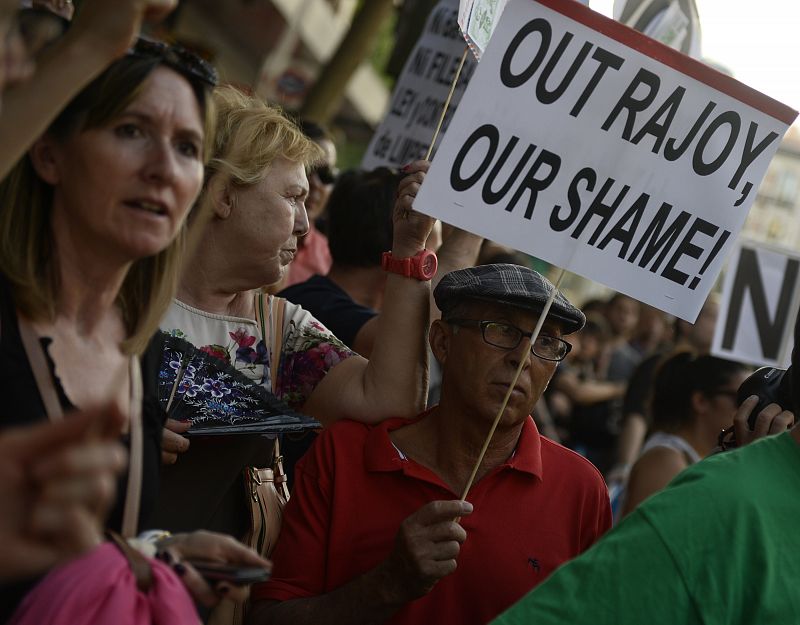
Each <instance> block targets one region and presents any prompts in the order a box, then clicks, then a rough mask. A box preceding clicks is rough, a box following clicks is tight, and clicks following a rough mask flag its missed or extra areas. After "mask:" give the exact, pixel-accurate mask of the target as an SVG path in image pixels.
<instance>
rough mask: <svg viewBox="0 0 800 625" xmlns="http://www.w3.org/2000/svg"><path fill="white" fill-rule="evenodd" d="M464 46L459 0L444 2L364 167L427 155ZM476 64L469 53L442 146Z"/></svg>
mask: <svg viewBox="0 0 800 625" xmlns="http://www.w3.org/2000/svg"><path fill="white" fill-rule="evenodd" d="M465 47H466V44H465V43H464V38H463V37H462V36H461V32H460V31H459V28H458V0H442V1H441V2H439V4H438V5H436V8H435V9H434V10H433V12H432V13H431V14H430V15H429V16H428V21H427V22H426V24H425V29H424V30H423V31H422V35H421V36H420V38H419V40H418V41H417V44H416V45H415V46H414V49H413V51H412V52H411V54H410V55H409V57H408V60H407V61H406V64H405V66H403V71H402V73H401V74H400V77H399V78H398V80H397V84H396V85H395V88H394V92H393V93H392V98H391V100H390V105H389V110H388V111H387V113H386V116H385V117H384V119H383V121H382V122H381V124H380V126H378V129H377V130H376V131H375V134H374V135H373V136H372V140H371V141H370V144H369V147H368V148H367V151H366V153H365V154H364V158H363V160H362V162H361V167H362V168H363V169H374V168H375V167H380V166H385V167H402V166H403V165H405V164H406V163H409V162H411V161H414V160H417V159H420V158H424V156H425V153H426V152H427V150H428V146H429V145H430V142H431V140H432V139H433V133H434V131H435V130H436V124H437V123H438V122H439V117H440V116H441V114H442V109H443V108H444V102H445V100H446V99H447V94H448V92H449V91H450V85H451V83H452V82H453V78H454V77H455V73H456V71H457V69H458V64H459V62H460V61H461V56H462V54H463V53H464V49H465ZM476 65H477V62H476V61H475V59H474V58H473V57H472V55H471V54H470V55H468V56H467V60H466V62H465V63H464V67H463V69H462V70H461V75H460V77H459V79H458V83H457V85H456V90H455V92H454V93H453V98H452V100H451V101H450V106H449V108H448V111H447V116H446V117H445V119H444V122H443V124H442V131H441V132H440V133H439V137H438V138H437V140H436V145H437V146H438V145H439V144H441V142H442V138H443V137H444V134H445V131H446V130H447V126H448V125H449V123H450V120H451V119H452V116H453V113H454V112H455V110H456V108H457V107H458V102H459V100H460V99H461V95H462V94H463V93H464V89H465V88H466V85H467V83H468V82H469V79H470V76H472V73H473V72H474V70H475V66H476ZM434 147H436V146H434ZM434 154H435V152H434Z"/></svg>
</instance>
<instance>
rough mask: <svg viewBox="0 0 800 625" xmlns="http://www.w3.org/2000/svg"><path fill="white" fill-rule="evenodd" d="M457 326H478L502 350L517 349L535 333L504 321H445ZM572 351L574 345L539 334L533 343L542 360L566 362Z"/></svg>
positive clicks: (534, 350)
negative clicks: (565, 359) (521, 342)
mask: <svg viewBox="0 0 800 625" xmlns="http://www.w3.org/2000/svg"><path fill="white" fill-rule="evenodd" d="M445 321H446V322H447V323H449V324H451V325H455V326H465V327H468V326H478V327H479V328H480V329H481V334H482V335H483V340H484V341H485V342H486V343H488V344H489V345H493V346H494V347H499V348H501V349H508V350H512V349H516V347H517V346H518V345H519V343H520V341H521V340H522V338H523V337H525V338H527V339H529V338H530V337H531V336H532V335H533V332H523V331H522V330H520V329H519V328H518V327H517V326H514V325H511V324H510V323H504V322H502V321H480V320H478V319H461V318H457V319H445ZM571 349H572V345H570V344H569V343H567V342H566V341H565V340H564V339H559V338H556V337H555V336H548V335H547V334H539V336H537V337H536V340H535V341H534V342H533V348H532V350H531V351H533V354H534V355H535V356H538V357H539V358H541V359H542V360H551V361H554V362H559V361H561V360H564V358H565V357H566V355H567V354H569V352H570V350H571Z"/></svg>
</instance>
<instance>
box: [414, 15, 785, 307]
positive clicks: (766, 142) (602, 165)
mask: <svg viewBox="0 0 800 625" xmlns="http://www.w3.org/2000/svg"><path fill="white" fill-rule="evenodd" d="M796 115H797V113H796V112H795V111H792V110H791V109H790V108H788V107H786V106H784V105H782V104H780V103H779V102H776V101H775V100H772V99H771V98H768V97H767V96H765V95H763V94H760V93H758V92H756V91H754V90H752V89H750V88H749V87H747V86H745V85H743V84H741V83H739V82H737V81H736V80H734V79H732V78H730V77H729V76H725V75H723V74H720V73H719V72H716V71H715V70H713V69H711V68H709V67H707V66H705V65H703V64H701V63H699V62H697V61H695V60H693V59H691V58H689V57H686V56H684V55H682V54H680V53H679V52H676V51H675V50H672V49H670V48H668V47H666V46H664V45H662V44H659V43H657V42H655V41H653V40H652V39H649V38H647V37H645V36H644V35H642V34H641V33H638V32H636V31H634V30H632V29H630V28H628V27H626V26H623V25H622V24H619V23H618V22H614V21H613V20H610V19H607V18H605V17H603V16H602V15H600V14H598V13H595V12H594V11H592V10H590V9H587V8H586V7H584V6H583V5H581V4H580V3H578V2H572V1H570V2H564V1H563V0H540V1H538V2H535V1H533V0H510V1H509V3H508V4H507V5H506V7H505V10H504V11H503V15H502V17H501V18H500V22H499V24H498V26H497V28H496V29H495V32H494V34H493V35H492V39H491V42H490V43H489V46H488V48H487V50H486V54H485V55H484V56H483V59H482V60H481V63H480V64H479V66H478V69H477V70H476V71H475V74H474V76H473V77H472V80H471V81H470V84H469V86H468V88H467V91H466V92H465V94H464V96H463V98H462V100H461V104H460V105H459V108H458V110H457V111H456V114H455V116H454V117H453V121H452V122H451V124H450V128H449V130H448V133H447V135H446V136H445V139H444V141H443V142H442V145H441V147H440V148H439V152H438V154H437V155H436V158H435V159H434V161H433V164H432V166H431V169H430V172H429V174H428V176H427V179H426V180H425V183H424V184H423V185H422V188H421V189H420V192H419V194H418V196H417V198H416V201H415V203H414V208H416V209H417V210H420V211H422V212H424V213H427V214H429V215H432V216H434V217H438V218H440V219H442V220H443V221H445V222H447V223H449V224H452V225H455V226H458V227H460V228H464V229H466V230H469V231H471V232H474V233H477V234H480V235H483V236H485V237H487V238H488V239H491V240H493V241H497V242H499V243H502V244H505V245H509V246H512V247H515V248H517V249H519V250H522V251H524V252H528V253H530V254H533V255H534V256H537V257H538V258H541V259H543V260H545V261H547V262H549V263H552V264H554V265H557V266H559V267H563V268H565V269H568V270H570V271H573V272H576V273H578V274H581V275H583V276H585V277H587V278H589V279H592V280H595V281H597V282H601V283H603V284H605V285H607V286H609V287H611V288H612V289H615V290H617V291H621V292H623V293H626V294H628V295H631V296H632V297H635V298H637V299H639V300H642V301H644V302H646V303H648V304H650V305H652V306H655V307H657V308H660V309H662V310H665V311H667V312H669V313H671V314H674V315H677V316H679V317H681V318H683V319H686V320H688V321H694V319H695V318H696V316H697V313H698V312H699V310H700V307H701V306H702V304H703V302H704V301H705V299H706V297H707V295H708V293H709V291H710V290H711V287H712V285H713V283H714V280H715V278H716V276H717V275H718V273H719V270H720V268H721V266H722V263H723V261H724V258H725V256H726V255H727V252H728V251H729V249H730V247H731V245H732V243H733V241H734V239H735V238H736V234H737V233H738V232H739V230H740V229H741V227H742V224H743V222H744V219H745V217H746V215H747V211H748V209H749V207H750V204H751V203H752V201H753V199H754V197H755V194H756V189H757V187H758V185H759V183H760V181H761V179H762V178H763V176H764V173H765V171H766V168H767V165H768V164H769V161H770V159H771V158H772V156H773V154H774V153H775V151H776V149H777V147H778V143H779V141H780V137H781V136H782V135H783V133H784V132H785V131H786V129H787V128H788V126H789V124H790V123H791V122H792V120H793V119H794V118H795V117H796Z"/></svg>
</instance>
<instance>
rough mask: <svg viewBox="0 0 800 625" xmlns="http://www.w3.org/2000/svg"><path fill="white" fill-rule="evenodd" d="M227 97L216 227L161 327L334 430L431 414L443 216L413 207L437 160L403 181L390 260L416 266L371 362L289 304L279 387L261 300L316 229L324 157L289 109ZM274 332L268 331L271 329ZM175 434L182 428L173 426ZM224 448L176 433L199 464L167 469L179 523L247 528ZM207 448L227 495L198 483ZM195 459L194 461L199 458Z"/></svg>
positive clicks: (218, 153)
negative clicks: (312, 217) (434, 247)
mask: <svg viewBox="0 0 800 625" xmlns="http://www.w3.org/2000/svg"><path fill="white" fill-rule="evenodd" d="M216 101H217V107H218V122H217V135H216V140H215V144H214V151H213V155H212V159H211V162H210V165H209V172H210V175H208V176H207V182H206V186H205V189H204V192H203V194H202V196H201V198H200V200H199V205H200V206H201V207H202V208H203V210H207V211H209V212H210V213H211V218H210V223H209V225H208V227H207V228H206V229H205V230H204V233H203V239H202V242H201V243H200V245H199V246H198V253H197V254H196V255H195V256H194V258H193V259H192V260H191V261H190V262H189V264H188V267H189V270H188V271H187V272H186V273H185V274H184V276H183V279H182V281H181V284H180V286H179V289H178V298H177V300H176V301H175V303H174V304H173V305H172V307H171V308H170V310H169V312H168V313H167V316H166V318H165V320H164V322H163V323H162V328H163V329H165V330H166V331H168V332H171V333H173V334H176V335H178V336H181V337H183V338H186V339H187V340H188V341H189V342H191V343H192V344H194V345H195V346H197V347H199V348H201V349H203V350H205V351H208V352H210V353H212V354H215V355H217V356H219V357H220V358H222V359H223V360H225V361H226V362H228V363H230V364H231V365H233V366H234V367H236V368H237V369H239V370H241V371H242V372H243V373H244V374H246V375H248V376H249V377H250V378H251V379H252V380H254V381H255V382H257V383H259V384H263V385H264V386H265V387H266V388H267V389H269V390H271V391H273V392H274V393H275V394H276V395H277V396H278V397H280V398H282V399H284V400H286V401H287V402H288V403H289V404H290V405H291V406H292V407H294V408H297V409H300V410H301V411H302V412H304V413H306V414H309V415H311V416H313V417H315V418H317V419H318V420H319V421H321V422H322V423H323V424H327V423H331V422H332V421H334V420H336V419H339V418H342V417H348V418H351V419H357V420H360V421H364V422H377V421H380V420H382V419H385V418H387V417H392V416H406V417H408V416H412V415H416V414H418V413H419V412H420V411H421V410H422V409H423V408H424V406H425V396H426V392H427V390H426V389H427V358H426V347H425V335H426V331H427V325H428V310H429V297H430V282H429V280H430V277H431V276H430V275H429V274H426V273H425V271H426V270H428V269H430V268H431V266H432V265H433V264H435V261H434V259H435V257H433V256H432V253H430V252H427V251H426V250H425V249H424V248H425V241H426V239H427V237H428V234H429V233H430V230H431V227H432V225H433V220H432V219H430V218H428V217H426V216H424V215H420V214H418V213H415V212H413V211H411V203H412V201H413V198H414V196H415V195H416V192H417V190H418V188H419V185H420V184H421V183H422V180H423V178H424V175H425V172H426V171H427V163H425V162H417V163H414V164H412V165H411V166H409V167H407V168H406V169H405V170H404V173H405V174H406V176H405V178H404V179H403V180H402V181H401V183H400V185H399V189H398V198H397V201H396V203H395V207H394V235H393V242H392V249H391V254H390V258H389V257H387V266H394V265H397V264H398V263H400V264H402V263H404V262H405V263H406V264H407V265H408V266H409V267H411V266H413V267H414V268H413V269H410V270H409V274H410V275H409V276H408V277H406V276H404V275H398V274H397V273H394V272H391V271H390V273H389V275H388V277H387V282H386V289H385V294H384V300H383V311H382V314H381V318H380V322H379V324H380V325H379V328H378V332H377V334H378V339H377V340H376V342H375V346H374V348H373V351H372V354H371V358H370V360H369V361H367V360H365V359H364V358H362V357H361V356H359V355H357V354H355V353H354V352H353V351H351V350H350V349H349V348H348V347H346V346H345V345H343V344H342V343H341V342H340V341H339V340H338V339H336V337H334V336H333V335H332V334H331V333H330V332H329V331H328V330H327V329H326V328H325V327H324V326H323V325H322V324H320V323H319V322H318V321H317V320H316V319H314V318H313V317H312V316H311V315H310V314H309V313H308V312H307V311H304V310H303V309H302V308H300V307H299V306H294V305H292V304H291V303H287V305H286V312H285V317H284V323H283V327H282V329H281V330H282V335H281V337H280V343H281V346H282V351H281V358H280V362H279V363H278V374H277V384H276V386H275V388H272V385H271V382H270V379H269V378H270V376H269V369H270V364H271V346H272V343H273V340H272V337H271V336H269V335H267V336H264V334H263V333H262V331H261V329H260V327H259V326H260V324H259V322H258V318H259V316H260V311H259V310H257V308H258V304H257V299H256V298H255V297H254V294H255V293H256V291H257V290H259V289H261V287H264V286H266V285H269V284H273V283H275V282H278V281H279V280H280V279H281V278H282V277H283V275H284V274H285V272H286V270H287V266H288V264H289V263H290V262H291V260H292V259H293V257H294V255H295V253H296V251H297V239H298V237H301V236H303V235H304V234H305V233H306V232H307V230H308V217H307V214H306V210H305V206H304V203H305V200H306V198H307V196H308V188H309V187H308V179H307V176H306V168H307V167H308V166H310V165H312V164H314V163H316V162H317V161H319V160H320V159H321V157H322V153H321V150H320V148H319V147H318V146H317V145H316V144H314V143H313V142H312V141H310V140H309V139H308V138H306V137H305V136H304V135H303V133H302V132H301V131H300V130H299V129H298V128H297V126H296V125H295V124H294V123H293V122H292V121H290V120H288V119H287V118H286V117H285V116H284V115H283V114H282V113H281V112H280V111H279V110H277V109H275V108H272V107H270V106H268V105H267V104H265V103H263V102H262V101H260V100H259V99H257V98H255V97H252V96H249V95H246V94H244V93H242V92H240V91H238V90H236V89H234V88H232V87H224V88H221V89H218V90H217V93H216ZM402 259H410V260H408V261H403V260H402ZM420 263H422V264H424V265H425V267H420ZM272 303H273V298H272V297H270V298H267V299H266V305H265V310H264V316H265V317H268V316H269V314H270V309H271V306H272ZM265 326H266V329H267V334H268V333H269V323H267V324H265ZM222 399H223V400H224V398H222ZM168 427H172V428H173V429H175V430H179V427H178V426H177V425H176V424H174V423H172V424H171V425H169V426H168ZM222 444H223V443H222V441H218V440H214V441H208V442H207V443H205V444H204V443H203V442H201V441H199V440H198V441H196V442H195V441H193V442H192V447H191V448H190V447H189V446H188V444H187V441H185V439H183V438H182V437H181V436H180V435H179V434H177V433H175V432H170V433H168V434H166V435H165V439H164V445H165V449H166V451H167V452H169V453H172V454H174V455H173V459H175V457H176V456H177V454H180V453H182V452H184V451H185V450H186V449H189V451H188V455H187V458H186V460H184V459H183V458H180V457H178V458H177V464H176V466H175V467H174V468H170V471H168V472H166V475H167V476H168V477H167V482H168V483H169V484H168V486H167V488H168V489H169V490H168V492H169V494H168V495H167V491H165V493H164V498H163V499H162V501H163V502H164V504H165V507H166V506H168V505H171V506H172V512H173V513H174V514H170V515H169V516H170V519H169V523H170V524H172V525H173V526H175V527H179V528H188V527H207V528H208V527H211V528H213V529H225V530H226V531H230V532H235V531H237V530H239V531H241V530H242V529H244V528H243V526H242V521H243V516H244V512H243V510H242V511H241V514H238V515H237V514H233V517H234V518H231V516H230V514H229V513H230V511H231V509H232V508H231V506H230V505H228V504H227V503H224V501H223V500H225V501H231V502H232V501H239V502H240V501H241V500H242V497H241V484H239V483H238V482H237V481H236V476H237V474H238V472H239V471H240V469H241V466H238V465H235V464H224V463H222V462H221V461H219V458H220V455H219V452H218V449H220V447H221V445H222ZM201 446H202V449H200V447H201ZM270 449H271V444H270V441H263V442H261V443H260V445H258V444H255V443H254V445H253V448H252V449H249V450H248V451H247V452H246V453H245V452H242V453H241V454H238V458H237V459H238V460H239V461H240V464H241V465H244V464H248V463H249V464H257V465H261V466H263V465H264V464H266V463H268V462H269V453H270ZM200 454H202V457H203V458H205V460H206V462H207V463H215V464H214V470H215V472H216V471H218V472H219V474H220V480H221V481H222V482H224V483H225V484H226V488H227V492H226V493H225V494H223V493H220V492H214V493H211V492H209V490H210V489H208V488H207V487H206V488H204V487H203V486H202V485H200V484H195V488H191V484H192V481H193V479H194V478H193V475H192V467H195V466H197V465H198V458H199V457H201V456H200ZM247 454H251V457H247ZM190 458H194V462H191V463H190V462H187V461H188V460H189V459H190ZM215 459H216V460H215ZM182 464H184V467H183V468H181V465H182ZM201 464H203V463H201ZM222 473H225V475H224V476H222V475H221V474H222ZM195 481H196V480H195ZM200 491H202V492H200ZM221 502H222V503H221ZM239 505H240V506H241V504H239ZM237 523H238V525H237Z"/></svg>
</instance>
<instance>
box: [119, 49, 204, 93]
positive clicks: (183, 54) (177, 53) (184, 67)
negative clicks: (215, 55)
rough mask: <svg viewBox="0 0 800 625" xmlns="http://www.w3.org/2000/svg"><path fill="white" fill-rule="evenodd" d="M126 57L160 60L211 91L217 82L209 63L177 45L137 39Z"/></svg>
mask: <svg viewBox="0 0 800 625" xmlns="http://www.w3.org/2000/svg"><path fill="white" fill-rule="evenodd" d="M128 55H129V56H133V57H137V58H141V59H160V60H161V61H162V62H163V63H164V65H167V66H168V67H171V68H172V69H174V70H176V71H178V72H180V73H181V74H184V75H186V76H187V77H191V78H196V79H197V80H199V81H200V82H202V83H204V84H206V85H208V86H209V87H211V88H212V89H213V88H214V87H216V86H217V82H218V81H219V77H218V75H217V70H216V69H214V66H213V65H211V63H209V62H208V61H206V60H205V59H203V58H201V57H199V56H198V55H197V54H195V53H194V52H191V51H189V50H187V49H186V48H184V47H183V46H180V45H177V44H173V45H170V44H167V43H164V42H163V41H156V40H154V39H146V38H144V37H139V38H138V39H137V40H136V43H135V44H134V45H133V47H132V48H131V49H130V50H128Z"/></svg>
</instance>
